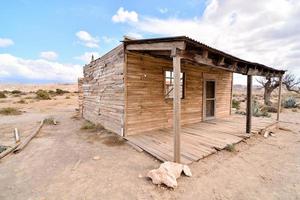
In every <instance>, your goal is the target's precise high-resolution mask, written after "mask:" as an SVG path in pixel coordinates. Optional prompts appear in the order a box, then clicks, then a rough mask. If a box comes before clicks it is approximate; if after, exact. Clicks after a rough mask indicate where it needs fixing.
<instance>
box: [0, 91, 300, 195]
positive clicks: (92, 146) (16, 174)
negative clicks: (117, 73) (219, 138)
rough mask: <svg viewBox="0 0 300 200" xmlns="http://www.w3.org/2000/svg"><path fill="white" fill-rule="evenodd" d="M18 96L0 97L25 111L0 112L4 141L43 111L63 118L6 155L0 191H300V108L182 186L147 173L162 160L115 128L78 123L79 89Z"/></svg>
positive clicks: (215, 158)
mask: <svg viewBox="0 0 300 200" xmlns="http://www.w3.org/2000/svg"><path fill="white" fill-rule="evenodd" d="M16 100H17V99H15V100H13V101H7V100H6V101H5V102H2V103H0V108H1V107H5V106H8V105H11V106H15V107H19V108H20V109H21V110H24V111H26V112H25V113H23V114H22V115H19V116H0V144H1V143H4V142H5V143H9V141H10V140H13V138H12V130H13V128H14V127H18V128H19V129H20V130H22V131H20V132H21V135H22V134H23V133H24V132H26V130H29V129H33V128H34V127H36V126H37V122H38V121H39V120H40V119H41V118H42V117H47V116H54V117H55V118H56V119H57V120H58V121H59V122H60V123H59V125H56V126H50V125H47V126H44V127H43V128H42V130H41V132H40V134H39V135H38V136H37V137H36V138H34V139H33V140H32V141H31V142H30V144H29V145H28V146H27V147H26V148H25V149H24V150H23V151H21V152H20V153H18V154H13V155H9V156H7V157H5V158H4V159H1V160H0V199H3V200H5V199H9V200H11V199H72V200H73V199H300V157H299V155H300V125H299V124H300V113H293V112H287V111H285V112H284V113H283V114H282V120H283V121H285V123H281V124H280V126H281V127H286V128H289V129H291V130H292V131H283V130H278V131H277V132H276V136H275V137H269V138H267V139H265V138H263V137H262V136H255V137H252V138H251V139H249V140H247V141H246V142H243V143H241V144H238V145H237V146H236V150H237V151H236V152H227V151H221V152H218V153H217V154H214V155H212V156H209V157H207V158H205V159H203V160H201V161H200V162H198V163H193V164H192V165H190V167H191V170H192V172H193V177H191V178H188V177H184V176H182V177H181V178H180V179H179V180H178V183H179V187H178V188H176V189H175V190H170V189H168V188H166V187H164V186H155V185H153V184H152V183H151V181H150V180H149V179H147V178H146V177H145V175H146V173H147V172H148V171H149V170H151V169H153V168H157V167H158V166H159V164H160V162H158V161H157V160H155V159H154V158H153V157H151V156H150V155H148V154H147V153H144V152H142V153H139V152H137V151H136V150H135V149H133V148H132V147H131V146H129V145H127V144H126V143H125V142H124V141H122V140H120V139H118V138H117V137H116V136H115V135H114V134H109V133H106V132H104V131H101V132H90V131H83V130H80V127H81V125H82V123H83V120H78V119H74V118H72V116H74V115H75V114H76V112H75V108H76V106H77V99H76V96H71V99H65V97H64V96H60V97H57V99H56V100H46V101H34V102H32V103H29V104H16V103H13V102H14V101H16ZM29 133H30V131H28V133H26V134H29ZM26 134H25V135H23V137H25V136H26ZM22 139H23V138H22ZM94 157H98V158H99V159H94Z"/></svg>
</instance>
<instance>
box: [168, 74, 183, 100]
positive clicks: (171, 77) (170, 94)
mask: <svg viewBox="0 0 300 200" xmlns="http://www.w3.org/2000/svg"><path fill="white" fill-rule="evenodd" d="M164 78H165V98H173V90H174V73H173V72H172V71H165V77H164ZM183 80H184V73H182V72H181V73H180V97H181V98H183V97H184V95H183V94H184V81H183Z"/></svg>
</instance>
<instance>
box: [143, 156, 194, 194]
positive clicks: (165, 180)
mask: <svg viewBox="0 0 300 200" xmlns="http://www.w3.org/2000/svg"><path fill="white" fill-rule="evenodd" d="M182 172H183V173H184V174H185V175H186V176H192V172H191V170H190V168H189V167H188V166H187V165H183V164H179V163H174V162H164V163H162V164H161V165H160V167H159V168H158V169H153V170H151V171H149V172H148V174H147V176H148V177H149V178H151V179H152V182H153V183H154V184H157V185H159V184H165V185H166V186H168V187H171V188H175V187H177V181H176V179H177V178H179V177H180V175H181V173H182Z"/></svg>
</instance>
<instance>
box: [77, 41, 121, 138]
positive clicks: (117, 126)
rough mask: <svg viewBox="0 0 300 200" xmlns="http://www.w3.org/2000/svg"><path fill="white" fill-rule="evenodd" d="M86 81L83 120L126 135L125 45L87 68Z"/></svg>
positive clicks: (85, 71) (84, 84)
mask: <svg viewBox="0 0 300 200" xmlns="http://www.w3.org/2000/svg"><path fill="white" fill-rule="evenodd" d="M83 82H84V83H83V85H82V88H83V118H85V119H87V120H89V121H91V122H93V123H95V124H101V125H102V126H104V128H106V129H108V130H110V131H113V132H115V133H117V134H119V135H123V125H124V48H123V45H120V46H118V47H116V48H115V49H113V50H112V51H110V52H108V53H107V54H105V55H104V56H102V57H101V58H99V59H97V60H95V61H93V62H91V63H90V64H89V65H87V66H85V67H84V81H83Z"/></svg>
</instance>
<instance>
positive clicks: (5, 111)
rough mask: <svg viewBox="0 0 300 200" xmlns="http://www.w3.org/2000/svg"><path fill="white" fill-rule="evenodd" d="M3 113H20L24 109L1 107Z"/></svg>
mask: <svg viewBox="0 0 300 200" xmlns="http://www.w3.org/2000/svg"><path fill="white" fill-rule="evenodd" d="M0 114H1V115H20V114H22V111H20V110H18V109H17V108H12V107H6V108H1V109H0Z"/></svg>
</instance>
